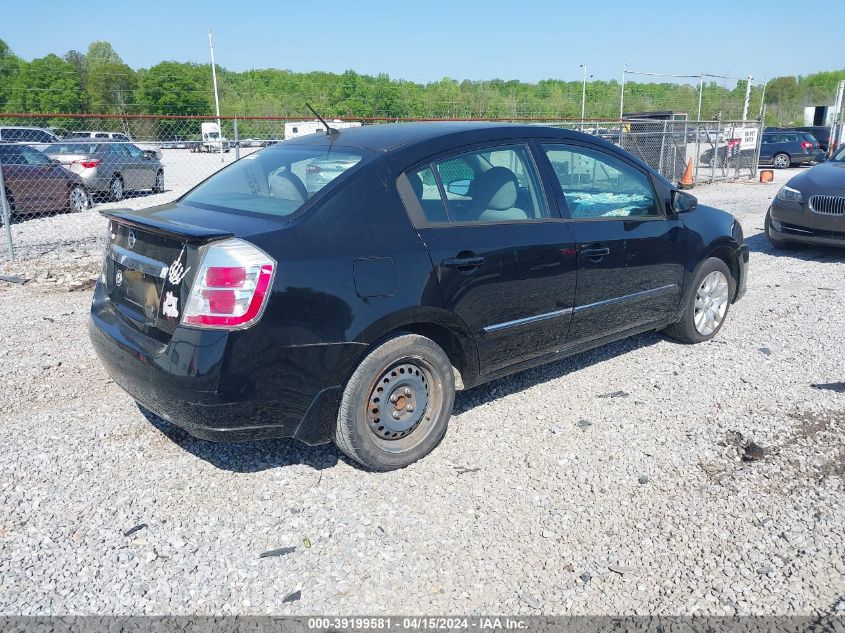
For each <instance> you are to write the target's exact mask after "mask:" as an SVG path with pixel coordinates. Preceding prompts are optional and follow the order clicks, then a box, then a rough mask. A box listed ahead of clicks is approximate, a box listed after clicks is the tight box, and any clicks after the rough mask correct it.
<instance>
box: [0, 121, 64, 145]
mask: <svg viewBox="0 0 845 633" xmlns="http://www.w3.org/2000/svg"><path fill="white" fill-rule="evenodd" d="M58 140H59V139H58V138H57V137H56V136H55V135H54V134H53V133H52V132H50V131H49V130H45V129H44V128H41V127H27V126H14V125H3V126H0V143H25V144H26V145H29V146H30V147H33V148H35V149H37V150H39V151H43V150H44V148H45V147H47V145H49V144H50V143H55V142H56V141H58Z"/></svg>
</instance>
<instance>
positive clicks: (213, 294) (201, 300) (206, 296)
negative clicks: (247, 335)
mask: <svg viewBox="0 0 845 633" xmlns="http://www.w3.org/2000/svg"><path fill="white" fill-rule="evenodd" d="M275 271H276V262H275V261H274V260H273V258H272V257H270V256H269V255H267V253H265V252H264V251H262V250H260V249H258V248H256V247H255V246H253V245H252V244H249V243H248V242H244V241H243V240H238V239H229V240H224V241H222V242H217V243H215V244H212V245H211V246H209V247H208V250H207V251H206V253H205V256H204V257H203V260H202V265H201V266H200V270H199V272H198V273H197V276H196V278H195V280H194V283H193V286H192V287H191V294H190V296H189V297H188V301H187V303H186V307H185V312H184V314H183V315H182V323H183V324H185V325H191V326H195V327H204V328H221V329H240V328H245V327H249V326H250V325H252V324H253V323H255V322H256V321H258V319H259V318H261V313H262V312H263V311H264V306H265V305H266V303H267V298H268V297H269V295H270V284H271V283H272V281H273V275H274V273H275Z"/></svg>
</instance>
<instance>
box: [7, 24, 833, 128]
mask: <svg viewBox="0 0 845 633" xmlns="http://www.w3.org/2000/svg"><path fill="white" fill-rule="evenodd" d="M840 79H845V69H843V70H836V71H829V72H819V73H814V74H811V75H807V76H802V77H794V76H787V77H777V78H774V79H771V80H769V81H768V82H767V83H766V85H765V93H764V92H763V88H764V87H763V86H762V85H755V86H753V90H752V93H751V100H750V107H749V118H756V117H757V116H758V114H759V112H760V109H761V105H762V103H761V100H765V104H766V122H767V123H769V124H779V125H786V124H799V123H802V122H803V107H804V106H805V105H816V104H829V103H832V102H833V99H834V93H835V91H836V85H837V82H838V81H839V80H840ZM218 83H219V91H218V92H219V95H220V109H221V114H223V115H242V116H246V115H256V116H291V117H299V116H302V117H304V118H311V116H310V115H309V113H308V110H307V108H306V106H305V103H306V102H309V103H311V105H313V106H314V107H315V108H316V109H317V110H318V111H319V112H321V114H323V116H325V117H353V118H355V117H361V118H363V117H387V118H407V117H425V118H463V117H467V118H475V117H479V118H503V119H518V118H527V117H536V118H546V119H558V118H574V117H578V116H580V113H581V82H580V81H560V80H555V79H548V80H543V81H540V82H538V83H536V84H530V83H525V82H521V81H516V80H511V81H505V80H498V79H497V80H489V81H469V80H464V81H459V80H457V79H452V78H449V77H445V78H443V79H441V80H439V81H435V82H430V83H427V84H419V83H415V82H412V81H406V80H402V79H392V78H390V77H389V76H388V75H386V74H380V75H377V76H369V75H362V74H359V73H356V72H355V71H353V70H347V71H346V72H344V73H342V74H336V73H329V72H308V73H296V72H292V71H289V70H278V69H263V70H247V71H243V72H235V71H230V70H227V69H225V68H219V67H218ZM744 98H745V82H744V81H740V82H737V85H736V86H734V87H732V88H727V87H724V86H721V85H718V84H717V83H713V82H710V83H707V84H706V85H705V87H704V90H703V93H702V100H701V115H702V119H704V120H710V119H714V118H717V117H721V118H722V119H724V120H730V119H738V118H740V117H741V115H742V108H743V102H744ZM619 101H620V84H619V82H618V81H616V80H611V81H598V80H594V81H590V82H588V83H587V86H586V106H587V107H586V116H587V118H611V119H612V118H618V116H619ZM698 101H699V86H698V85H697V84H696V85H691V84H683V83H668V82H666V83H643V82H637V81H626V84H625V111H626V112H645V111H654V110H674V111H678V112H687V113H689V114H690V117H691V118H694V117H695V116H696V113H697V111H698ZM0 112H32V113H84V112H88V113H98V114H170V115H173V114H179V115H209V114H211V113H213V112H214V94H213V91H212V81H211V66H210V64H195V63H186V62H176V61H163V62H160V63H158V64H156V65H155V66H152V67H150V68H141V69H138V70H135V69H133V68H131V67H130V66H128V65H127V64H126V63H125V62H124V61H123V60H122V59H121V58H120V55H118V54H117V52H116V51H115V50H114V48H113V47H112V46H111V44H109V43H108V42H102V41H98V42H93V43H91V45H90V46H89V47H88V49H87V51H85V52H80V51H76V50H72V51H69V52H67V53H66V54H65V55H63V56H59V55H55V54H49V55H46V56H44V57H40V58H37V59H33V60H32V61H25V60H23V59H21V58H20V57H18V56H16V55H15V54H14V52H13V51H12V50H11V49H10V48H9V47H8V45H7V44H6V43H5V42H3V41H2V40H0Z"/></svg>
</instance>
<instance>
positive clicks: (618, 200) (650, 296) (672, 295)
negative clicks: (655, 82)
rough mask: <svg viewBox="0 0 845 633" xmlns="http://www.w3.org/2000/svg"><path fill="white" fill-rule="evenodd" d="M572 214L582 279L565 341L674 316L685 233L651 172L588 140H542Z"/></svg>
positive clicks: (561, 202) (563, 201)
mask: <svg viewBox="0 0 845 633" xmlns="http://www.w3.org/2000/svg"><path fill="white" fill-rule="evenodd" d="M541 150H542V153H543V154H544V157H545V159H546V162H545V163H544V165H545V168H546V170H547V171H548V172H549V173H550V174H551V175H553V176H554V179H555V182H554V184H555V185H557V189H556V193H557V195H558V203H559V205H560V206H561V209H562V210H563V211H564V212H565V213H566V215H567V216H568V217H569V218H570V220H571V222H570V228H571V230H572V233H573V237H574V239H575V243H576V248H577V253H578V259H577V262H578V263H577V266H578V283H577V290H576V296H575V308H574V310H573V315H572V322H571V325H570V330H569V336H568V339H567V345H577V344H579V343H584V342H588V341H590V340H594V339H599V338H602V337H605V336H609V335H613V334H616V333H619V332H624V331H626V330H629V329H634V328H636V327H639V326H642V325H647V324H649V323H657V322H659V321H662V320H665V319H667V318H668V317H670V316H671V315H673V314H674V313H675V311H676V309H677V306H678V301H679V300H680V295H681V289H682V287H683V281H684V272H685V269H684V265H683V257H682V253H683V252H684V250H685V245H686V244H685V240H686V239H688V233H689V232H688V231H687V230H686V229H685V227H684V225H683V222H682V221H681V220H680V219H679V218H678V217H677V216H672V217H668V218H667V217H666V216H665V214H664V212H663V208H664V207H665V202H664V201H661V200H658V198H657V195H656V193H655V190H654V187H653V184H652V182H651V178H650V176H649V174H648V173H647V172H646V171H645V170H644V169H642V168H641V167H640V166H638V165H636V163H633V162H632V161H630V160H629V159H628V158H627V157H625V156H623V155H621V154H616V153H614V152H612V151H610V150H607V149H606V148H600V147H597V146H594V145H592V144H591V143H588V142H582V143H566V144H563V143H556V144H552V143H546V144H543V145H541Z"/></svg>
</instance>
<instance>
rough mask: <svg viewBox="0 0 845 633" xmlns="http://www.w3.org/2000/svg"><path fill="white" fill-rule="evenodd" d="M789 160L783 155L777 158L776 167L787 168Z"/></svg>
mask: <svg viewBox="0 0 845 633" xmlns="http://www.w3.org/2000/svg"><path fill="white" fill-rule="evenodd" d="M786 164H787V160H786V158H785V157H784V156H783V155H778V156H775V166H776V167H786Z"/></svg>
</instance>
